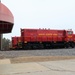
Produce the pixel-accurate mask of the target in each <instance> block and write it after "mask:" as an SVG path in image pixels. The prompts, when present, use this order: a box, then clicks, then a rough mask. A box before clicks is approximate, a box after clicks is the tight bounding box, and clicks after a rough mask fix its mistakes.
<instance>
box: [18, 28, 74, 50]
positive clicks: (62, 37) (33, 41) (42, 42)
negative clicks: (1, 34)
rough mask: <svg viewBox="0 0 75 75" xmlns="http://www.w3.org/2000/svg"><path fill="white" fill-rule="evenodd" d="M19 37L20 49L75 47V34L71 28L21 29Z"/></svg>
mask: <svg viewBox="0 0 75 75" xmlns="http://www.w3.org/2000/svg"><path fill="white" fill-rule="evenodd" d="M20 38H21V42H20V46H21V48H22V49H42V48H43V49H46V48H58V47H60V48H62V47H66V48H68V47H72V48H73V47H75V35H74V33H73V31H72V30H50V29H21V37H20ZM17 44H18V43H17ZM18 48H19V46H18Z"/></svg>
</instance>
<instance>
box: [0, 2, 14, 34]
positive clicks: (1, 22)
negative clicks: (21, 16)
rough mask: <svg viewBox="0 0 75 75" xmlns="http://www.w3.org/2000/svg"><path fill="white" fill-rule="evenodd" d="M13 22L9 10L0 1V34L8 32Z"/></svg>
mask: <svg viewBox="0 0 75 75" xmlns="http://www.w3.org/2000/svg"><path fill="white" fill-rule="evenodd" d="M13 24H14V17H13V15H12V13H11V11H10V10H9V9H8V8H7V7H6V6H5V5H4V4H2V3H1V2H0V34H2V33H10V32H11V30H12V28H13Z"/></svg>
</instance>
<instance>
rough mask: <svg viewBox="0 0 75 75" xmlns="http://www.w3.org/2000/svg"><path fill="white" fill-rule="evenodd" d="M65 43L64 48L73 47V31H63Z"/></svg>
mask: <svg viewBox="0 0 75 75" xmlns="http://www.w3.org/2000/svg"><path fill="white" fill-rule="evenodd" d="M65 33H66V34H65V42H66V45H65V46H66V47H74V40H73V31H72V30H68V31H65Z"/></svg>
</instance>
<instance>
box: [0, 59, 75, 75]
mask: <svg viewBox="0 0 75 75" xmlns="http://www.w3.org/2000/svg"><path fill="white" fill-rule="evenodd" d="M2 62H3V63H4V64H3V63H2ZM5 62H6V63H5ZM0 75H75V59H70V60H60V61H45V62H26V63H15V64H11V61H10V59H4V60H0Z"/></svg>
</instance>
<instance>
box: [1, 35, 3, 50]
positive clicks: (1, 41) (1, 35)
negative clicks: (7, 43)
mask: <svg viewBox="0 0 75 75" xmlns="http://www.w3.org/2000/svg"><path fill="white" fill-rule="evenodd" d="M2 37H3V34H0V50H2Z"/></svg>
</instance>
